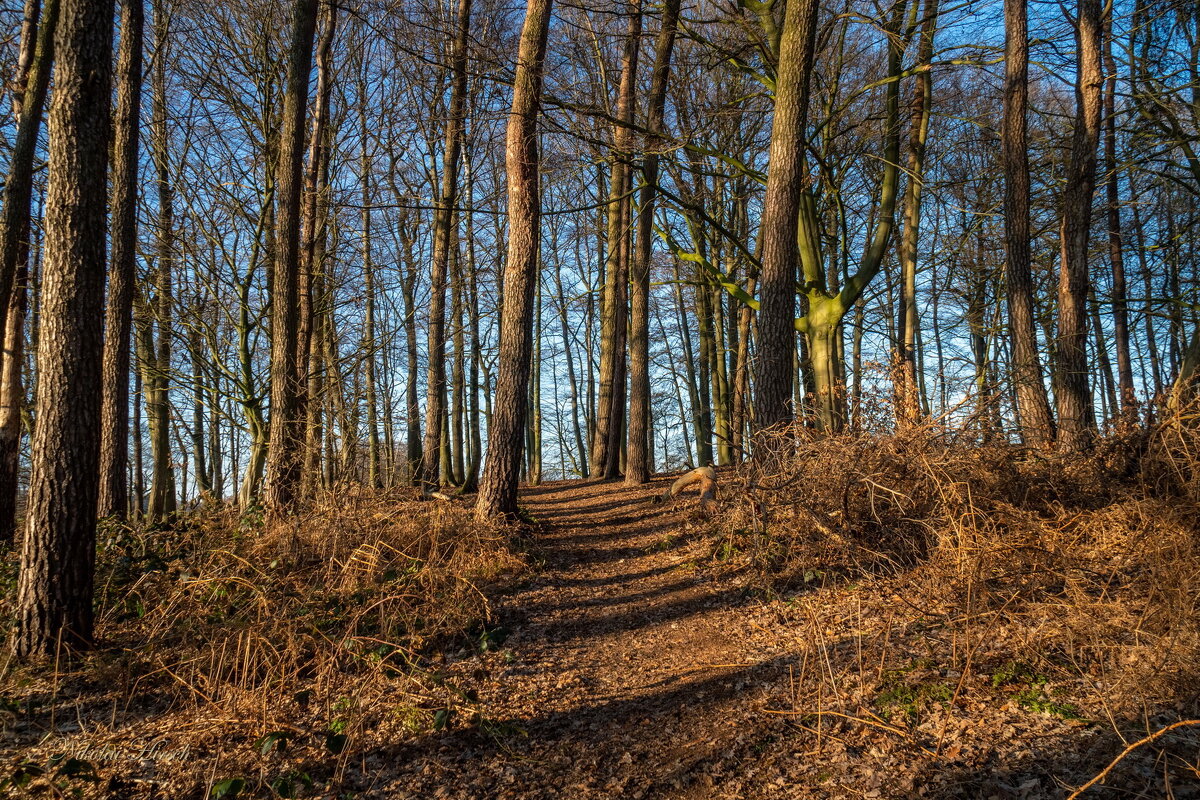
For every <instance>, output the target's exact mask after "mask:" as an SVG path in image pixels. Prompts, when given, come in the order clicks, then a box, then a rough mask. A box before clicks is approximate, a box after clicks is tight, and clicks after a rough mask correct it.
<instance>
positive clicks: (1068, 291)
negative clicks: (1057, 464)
mask: <svg viewBox="0 0 1200 800" xmlns="http://www.w3.org/2000/svg"><path fill="white" fill-rule="evenodd" d="M1078 8H1079V18H1078V20H1077V23H1076V41H1077V43H1078V46H1079V47H1078V52H1079V65H1078V69H1077V70H1076V79H1075V104H1076V111H1075V129H1074V133H1073V135H1072V140H1071V155H1070V160H1069V162H1068V164H1067V171H1066V178H1065V182H1066V190H1065V192H1064V194H1063V216H1062V264H1061V269H1060V272H1059V281H1058V347H1057V355H1058V365H1057V371H1058V392H1057V394H1056V397H1057V400H1058V424H1059V444H1060V445H1061V446H1062V447H1063V448H1064V449H1065V450H1067V451H1069V452H1079V451H1082V450H1085V449H1087V448H1088V447H1089V446H1090V445H1091V442H1092V439H1093V438H1094V436H1095V426H1096V422H1095V418H1094V416H1093V413H1092V397H1091V390H1090V388H1089V385H1088V384H1089V381H1088V363H1087V337H1088V330H1087V329H1088V318H1087V317H1088V310H1087V297H1088V284H1089V280H1088V237H1089V233H1090V228H1091V219H1092V193H1093V192H1094V191H1095V187H1096V148H1097V145H1098V144H1099V138H1100V106H1101V97H1100V84H1101V80H1102V76H1101V72H1100V0H1079V5H1078Z"/></svg>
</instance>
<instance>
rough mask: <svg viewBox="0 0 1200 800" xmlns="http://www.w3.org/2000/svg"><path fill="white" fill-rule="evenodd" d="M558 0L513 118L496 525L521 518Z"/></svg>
mask: <svg viewBox="0 0 1200 800" xmlns="http://www.w3.org/2000/svg"><path fill="white" fill-rule="evenodd" d="M550 5H551V0H529V4H528V6H527V9H526V12H525V23H524V25H523V26H522V29H521V43H520V47H519V49H518V52H517V68H516V73H515V75H514V77H513V104H512V112H511V113H510V114H509V117H508V133H507V142H506V150H505V166H506V167H507V173H508V217H509V227H508V257H507V260H506V261H505V265H504V287H505V289H504V291H505V302H504V308H503V311H502V312H501V319H500V353H499V373H498V375H497V377H496V393H495V400H494V403H493V408H492V416H491V424H490V428H489V431H488V451H487V458H486V461H485V463H484V468H483V477H482V479H481V480H480V482H479V498H478V500H477V502H476V505H475V516H476V517H477V518H479V519H480V520H489V519H492V518H494V517H496V516H497V515H506V516H512V515H515V514H516V513H517V483H518V479H519V477H520V472H521V449H522V445H523V444H524V435H525V412H526V397H527V392H528V390H529V370H530V360H531V359H530V354H531V351H532V345H533V341H532V340H533V292H534V289H535V288H536V287H537V283H538V281H537V271H538V240H539V235H540V214H541V209H540V205H541V198H540V194H539V191H540V190H539V186H538V166H539V159H538V148H537V145H538V136H537V117H538V109H539V107H540V106H541V95H542V70H543V65H544V62H545V58H546V38H547V34H548V31H549V26H550Z"/></svg>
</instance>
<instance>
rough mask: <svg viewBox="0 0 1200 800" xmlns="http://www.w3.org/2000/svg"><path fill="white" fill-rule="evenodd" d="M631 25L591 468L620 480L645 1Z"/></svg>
mask: <svg viewBox="0 0 1200 800" xmlns="http://www.w3.org/2000/svg"><path fill="white" fill-rule="evenodd" d="M625 13H626V14H627V15H628V17H629V29H628V32H627V34H626V36H625V47H624V50H623V53H622V56H621V83H620V86H619V88H618V90H617V108H616V114H615V115H616V124H615V125H614V127H613V151H614V152H613V157H612V178H611V180H610V182H609V191H608V217H607V234H608V235H607V240H608V245H607V250H608V252H607V259H606V263H605V265H604V296H603V298H602V302H601V304H600V391H599V397H598V400H597V404H596V433H595V436H594V437H593V440H592V456H591V471H592V473H593V474H594V475H597V476H602V477H604V478H615V477H617V475H618V473H619V471H620V460H621V459H620V453H619V449H620V445H621V442H622V441H623V438H622V436H621V433H622V431H623V427H624V421H625V375H626V358H625V342H626V335H627V326H628V315H629V304H628V302H627V293H628V280H629V252H630V248H629V239H630V236H631V231H630V226H629V225H628V224H627V221H628V220H629V219H630V207H631V199H630V197H629V193H630V183H631V181H630V174H631V170H630V165H629V151H630V148H631V144H632V141H633V139H632V132H631V131H630V127H629V126H630V125H631V123H632V122H633V106H634V93H635V91H636V81H637V62H638V50H639V44H640V37H641V34H642V0H627V3H626V5H625Z"/></svg>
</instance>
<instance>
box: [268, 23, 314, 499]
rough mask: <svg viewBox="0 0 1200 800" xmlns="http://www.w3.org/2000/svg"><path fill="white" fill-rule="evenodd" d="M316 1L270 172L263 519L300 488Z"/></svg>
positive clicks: (299, 28)
mask: <svg viewBox="0 0 1200 800" xmlns="http://www.w3.org/2000/svg"><path fill="white" fill-rule="evenodd" d="M316 26H317V0H296V2H295V5H294V6H293V8H292V30H291V39H290V44H289V47H288V50H289V53H288V77H287V89H286V91H285V93H284V98H283V115H282V117H283V118H282V128H281V130H280V134H279V161H278V163H277V166H276V169H275V187H276V194H275V201H276V212H275V265H274V274H273V275H272V280H271V445H270V448H269V452H268V455H267V489H266V496H265V498H264V499H265V504H266V509H267V512H268V514H270V515H271V516H274V517H279V516H282V515H283V514H286V513H287V512H289V511H291V510H292V507H293V504H294V502H295V500H296V496H297V493H298V491H299V489H300V485H299V484H300V477H301V469H302V467H303V453H304V430H303V425H304V417H302V416H301V412H302V409H303V403H302V397H301V395H302V394H303V390H304V388H305V387H304V386H303V385H302V384H301V379H302V374H301V369H300V199H301V194H302V184H301V166H302V158H303V155H304V118H305V109H306V107H307V105H308V79H309V72H310V71H311V70H312V60H313V37H314V35H315V33H316Z"/></svg>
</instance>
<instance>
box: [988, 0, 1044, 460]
mask: <svg viewBox="0 0 1200 800" xmlns="http://www.w3.org/2000/svg"><path fill="white" fill-rule="evenodd" d="M1004 64H1005V67H1004V76H1005V79H1004V130H1003V132H1002V133H1001V139H1002V140H1003V141H1002V158H1003V162H1004V241H1005V262H1004V269H1005V274H1006V277H1007V282H1006V290H1007V295H1008V320H1009V322H1008V326H1009V336H1010V337H1011V339H1012V355H1013V364H1012V372H1013V382H1014V383H1015V384H1016V387H1017V415H1018V416H1019V417H1020V423H1021V433H1022V436H1023V438H1024V439H1025V442H1026V443H1027V444H1031V445H1035V446H1038V447H1045V446H1047V445H1049V444H1050V443H1051V442H1053V441H1054V417H1053V416H1052V415H1051V413H1050V402H1049V400H1048V399H1047V397H1046V385H1045V384H1044V383H1043V382H1042V369H1041V366H1040V364H1039V359H1038V346H1037V329H1036V328H1035V326H1034V315H1033V278H1032V276H1031V273H1030V256H1029V238H1030V236H1029V145H1028V139H1027V130H1028V121H1027V119H1026V114H1027V111H1026V109H1027V108H1028V106H1029V24H1028V13H1027V7H1026V0H1005V2H1004Z"/></svg>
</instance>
